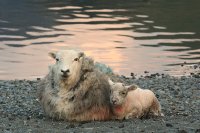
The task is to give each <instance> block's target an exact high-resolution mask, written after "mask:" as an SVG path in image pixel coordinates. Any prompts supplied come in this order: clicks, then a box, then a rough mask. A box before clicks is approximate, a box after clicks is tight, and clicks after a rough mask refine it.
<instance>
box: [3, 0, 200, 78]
mask: <svg viewBox="0 0 200 133" xmlns="http://www.w3.org/2000/svg"><path fill="white" fill-rule="evenodd" d="M173 3H174V4H173ZM186 3H187V1H182V2H176V1H175V2H172V1H171V2H167V1H164V0H153V1H151V2H149V1H143V0H141V1H140V0H139V1H138V0H137V1H135V0H127V1H119V0H117V1H116V0H115V1H114V0H109V1H106V0H102V1H92V2H91V1H87V0H85V1H79V2H75V1H71V0H66V1H51V2H50V1H48V0H43V1H40V0H29V1H27V0H21V1H14V0H9V1H1V2H0V64H1V65H0V79H23V78H26V79H31V78H36V77H42V76H44V75H45V74H46V73H47V71H48V65H49V64H50V63H53V60H51V59H50V57H48V52H49V51H56V50H60V49H81V50H83V51H85V53H86V54H87V55H88V56H91V57H93V58H94V59H95V60H96V61H99V62H103V63H106V64H108V65H109V66H110V67H112V68H113V70H114V71H115V72H116V73H118V74H123V75H127V76H128V75H130V73H131V72H133V73H137V74H142V73H143V72H144V71H145V70H147V71H150V72H161V73H165V72H166V73H169V74H171V75H182V74H183V73H182V71H180V68H179V67H180V66H181V65H180V64H182V63H183V62H187V63H188V64H194V63H198V62H200V57H199V54H200V29H198V28H197V27H198V25H199V23H200V18H199V14H200V11H199V9H198V8H197V7H196V5H198V4H200V2H197V1H195V0H192V1H191V2H190V4H191V5H188V6H187V7H186V8H188V10H183V9H182V5H185V4H186ZM166 4H168V6H170V10H168V9H166V8H163V6H164V5H166ZM172 11H173V12H172ZM176 11H177V12H176ZM178 11H180V12H181V13H180V12H178ZM184 12H185V15H184ZM187 14H190V15H187ZM180 15H182V17H177V16H180ZM188 20H190V21H188Z"/></svg>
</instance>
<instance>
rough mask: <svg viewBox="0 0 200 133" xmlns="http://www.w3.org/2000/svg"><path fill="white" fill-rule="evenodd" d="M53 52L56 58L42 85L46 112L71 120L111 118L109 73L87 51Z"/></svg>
mask: <svg viewBox="0 0 200 133" xmlns="http://www.w3.org/2000/svg"><path fill="white" fill-rule="evenodd" d="M49 55H50V56H51V57H52V58H53V59H55V60H56V63H55V64H54V65H51V66H50V67H49V73H48V75H47V76H46V77H44V78H43V79H42V80H41V82H40V85H39V90H40V91H39V100H40V103H41V105H42V107H43V109H44V111H45V113H46V114H47V115H48V116H50V117H52V118H57V119H65V120H68V121H91V120H108V119H110V117H111V105H110V102H109V97H110V86H109V83H108V79H107V77H106V75H105V74H103V73H101V72H100V71H98V70H97V69H96V68H95V67H94V61H93V59H91V58H89V57H86V56H85V54H84V53H83V52H79V51H76V50H62V51H58V52H51V53H49Z"/></svg>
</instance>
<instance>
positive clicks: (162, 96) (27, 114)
mask: <svg viewBox="0 0 200 133" xmlns="http://www.w3.org/2000/svg"><path fill="white" fill-rule="evenodd" d="M199 68H200V67H199ZM146 73H147V74H145V75H143V76H140V77H137V78H135V77H134V75H133V74H132V77H129V78H128V77H125V76H120V77H113V79H114V80H118V81H119V80H120V81H122V82H124V83H126V84H131V83H136V84H137V85H139V86H140V87H141V88H147V89H151V90H152V91H153V92H155V94H156V96H157V97H158V99H159V101H160V103H161V106H162V111H163V113H164V114H165V117H164V118H150V119H130V120H123V121H105V122H99V121H95V122H82V123H78V122H66V121H57V120H52V119H50V118H48V117H47V116H45V115H44V113H43V111H42V109H41V106H40V104H39V102H38V99H37V96H36V91H37V89H36V88H37V85H38V81H37V80H35V81H29V80H13V81H3V80H1V81H0V132H2V133H13V132H14V133H22V132H24V133H27V132H36V133H40V132H41V133H44V132H48V133H51V132H52V133H55V132H59V133H61V132H67V133H68V132H88V133H89V132H113V133H121V132H156V133H157V132H166V133H171V132H178V133H186V132H192V133H193V132H194V133H200V71H199V73H198V72H196V73H191V75H190V76H182V77H172V76H169V75H164V74H158V73H157V74H148V72H146Z"/></svg>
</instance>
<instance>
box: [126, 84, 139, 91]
mask: <svg viewBox="0 0 200 133" xmlns="http://www.w3.org/2000/svg"><path fill="white" fill-rule="evenodd" d="M126 88H127V89H128V91H132V90H136V89H137V88H138V86H137V85H135V84H132V85H130V86H126Z"/></svg>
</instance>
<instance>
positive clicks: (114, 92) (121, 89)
mask: <svg viewBox="0 0 200 133" xmlns="http://www.w3.org/2000/svg"><path fill="white" fill-rule="evenodd" d="M109 84H110V89H111V93H110V103H111V104H112V105H113V106H119V105H122V104H123V103H124V102H125V99H126V96H127V94H128V92H129V91H131V90H135V89H137V86H136V85H135V84H132V85H130V86H125V85H124V84H123V83H119V82H116V83H114V82H112V81H111V80H109Z"/></svg>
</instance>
